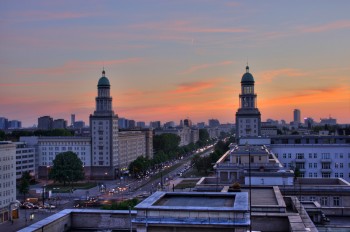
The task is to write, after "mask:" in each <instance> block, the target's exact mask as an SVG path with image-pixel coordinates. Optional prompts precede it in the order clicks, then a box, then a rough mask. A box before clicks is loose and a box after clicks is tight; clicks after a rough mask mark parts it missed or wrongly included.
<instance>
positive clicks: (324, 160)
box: [321, 158, 332, 163]
mask: <svg viewBox="0 0 350 232" xmlns="http://www.w3.org/2000/svg"><path fill="white" fill-rule="evenodd" d="M321 163H332V160H331V158H326V159H321Z"/></svg>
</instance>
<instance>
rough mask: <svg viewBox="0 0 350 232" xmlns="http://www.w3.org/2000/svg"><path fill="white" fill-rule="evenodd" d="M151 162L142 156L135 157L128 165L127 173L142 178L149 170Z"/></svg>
mask: <svg viewBox="0 0 350 232" xmlns="http://www.w3.org/2000/svg"><path fill="white" fill-rule="evenodd" d="M150 166H151V161H150V160H149V159H148V158H145V157H143V156H139V157H137V159H136V160H134V161H133V162H131V163H130V164H129V172H130V173H131V174H133V175H141V176H143V175H144V174H145V173H146V171H147V170H148V169H149V168H150Z"/></svg>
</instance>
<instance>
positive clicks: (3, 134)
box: [0, 130, 6, 141]
mask: <svg viewBox="0 0 350 232" xmlns="http://www.w3.org/2000/svg"><path fill="white" fill-rule="evenodd" d="M5 137H6V134H5V132H4V131H2V130H0V141H3V140H5Z"/></svg>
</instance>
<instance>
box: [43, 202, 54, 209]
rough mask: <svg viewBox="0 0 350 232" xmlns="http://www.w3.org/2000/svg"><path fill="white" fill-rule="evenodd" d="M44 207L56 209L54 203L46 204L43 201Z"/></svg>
mask: <svg viewBox="0 0 350 232" xmlns="http://www.w3.org/2000/svg"><path fill="white" fill-rule="evenodd" d="M44 209H56V206H55V205H51V204H48V203H45V204H44Z"/></svg>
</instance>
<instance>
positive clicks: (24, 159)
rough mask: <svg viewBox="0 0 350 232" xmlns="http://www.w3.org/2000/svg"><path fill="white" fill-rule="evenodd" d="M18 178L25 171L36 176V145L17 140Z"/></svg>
mask: <svg viewBox="0 0 350 232" xmlns="http://www.w3.org/2000/svg"><path fill="white" fill-rule="evenodd" d="M14 144H15V145H16V179H20V178H21V177H22V174H23V173H24V172H28V173H29V174H30V175H31V176H33V177H35V174H36V171H35V154H36V151H35V147H33V146H29V145H28V144H26V143H24V142H16V143H14Z"/></svg>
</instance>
